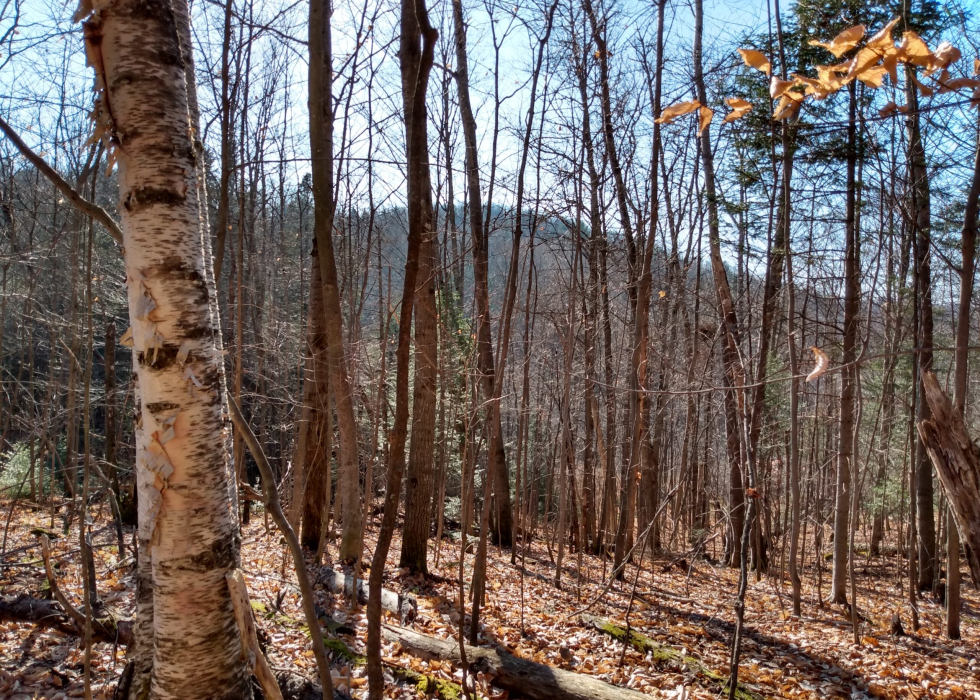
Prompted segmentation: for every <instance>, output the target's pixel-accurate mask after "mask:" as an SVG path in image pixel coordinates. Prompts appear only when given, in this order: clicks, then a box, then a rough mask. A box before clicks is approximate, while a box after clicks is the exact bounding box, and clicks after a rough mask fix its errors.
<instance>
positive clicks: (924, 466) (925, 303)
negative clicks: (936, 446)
mask: <svg viewBox="0 0 980 700" xmlns="http://www.w3.org/2000/svg"><path fill="white" fill-rule="evenodd" d="M914 70H915V69H914V68H911V67H908V66H907V67H906V85H907V88H906V100H907V102H908V104H909V106H910V107H911V109H910V110H909V114H908V117H907V118H906V128H907V129H908V139H909V146H908V148H909V155H908V159H909V162H908V168H909V178H910V188H909V190H910V192H909V194H910V196H911V202H910V211H909V218H910V222H911V224H912V228H913V235H914V241H913V250H914V259H915V270H916V279H917V280H918V286H917V287H916V293H915V299H916V303H917V306H918V312H919V323H918V326H917V329H916V330H917V333H916V344H915V347H916V348H919V354H918V358H919V365H918V369H919V373H918V376H917V377H916V381H917V382H918V384H919V398H920V400H919V405H918V411H917V414H916V422H919V423H921V422H922V421H924V420H928V419H929V404H928V402H927V401H926V400H925V396H924V389H923V386H922V376H923V375H924V374H925V373H926V372H931V371H932V325H933V324H932V273H931V270H930V258H931V252H930V246H931V241H930V228H931V226H932V223H931V214H930V202H929V173H928V169H927V164H926V155H925V150H924V147H923V144H922V132H921V130H920V128H919V114H918V95H917V93H916V88H915V84H914V82H913V81H912V80H911V79H910V78H911V77H912V75H913V72H914ZM913 493H914V494H915V510H916V518H917V523H916V526H917V528H916V529H917V531H918V536H919V552H918V562H919V576H918V581H917V586H918V588H919V590H920V591H922V590H932V589H933V587H934V585H935V582H936V517H935V506H934V504H933V488H932V466H931V465H930V463H929V459H928V457H927V455H926V450H925V445H923V443H922V440H921V439H919V440H917V441H916V449H915V485H914V490H913Z"/></svg>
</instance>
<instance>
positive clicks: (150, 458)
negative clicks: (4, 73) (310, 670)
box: [82, 0, 250, 699]
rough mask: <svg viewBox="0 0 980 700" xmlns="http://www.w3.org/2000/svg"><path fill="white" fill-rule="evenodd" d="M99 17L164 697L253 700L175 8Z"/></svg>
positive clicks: (156, 689) (105, 0)
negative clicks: (232, 578)
mask: <svg viewBox="0 0 980 700" xmlns="http://www.w3.org/2000/svg"><path fill="white" fill-rule="evenodd" d="M173 1H174V2H185V0H173ZM87 9H91V10H92V11H93V12H92V14H91V15H90V16H89V18H88V19H87V21H86V22H85V37H86V52H87V55H88V58H89V62H90V64H91V65H93V67H94V68H95V70H96V74H97V80H96V87H97V88H102V93H101V95H100V96H99V101H98V102H99V103H98V108H100V109H101V116H100V120H101V123H102V125H103V126H104V127H105V133H106V136H107V138H108V139H109V140H110V142H111V144H112V145H113V146H114V151H115V157H116V160H117V162H118V164H119V200H120V201H119V212H120V215H121V219H122V230H123V239H124V249H125V261H126V271H127V279H126V282H127V287H128V292H129V308H130V323H131V325H132V331H133V352H134V364H135V365H136V371H137V374H138V381H139V399H140V414H139V423H140V425H139V426H138V427H139V428H140V429H139V431H138V440H137V457H136V462H137V477H138V483H139V489H140V494H139V495H140V515H139V535H140V539H141V540H142V541H143V542H148V545H149V547H150V552H149V554H150V565H151V568H150V574H151V578H152V587H153V625H152V633H153V671H152V681H151V691H150V697H151V698H154V699H157V698H159V699H164V698H215V699H217V698H240V697H245V696H247V695H249V694H250V691H249V685H248V676H247V671H246V667H245V663H244V661H243V659H242V655H241V641H240V635H239V630H238V626H237V624H236V622H235V616H234V611H233V608H232V603H231V599H230V597H229V592H228V587H227V585H226V583H225V574H226V573H228V572H230V571H233V570H234V569H235V568H236V567H237V565H238V562H239V536H238V523H237V518H236V517H235V509H234V494H235V484H234V481H233V479H232V478H231V471H230V465H229V463H228V454H227V450H226V449H225V445H226V443H225V433H226V430H227V425H226V421H225V418H224V417H223V415H222V385H223V382H222V375H223V371H224V370H223V366H222V363H221V360H220V356H219V355H218V352H217V348H216V346H215V339H214V338H215V335H214V333H213V331H214V329H213V327H212V325H213V319H212V316H211V314H210V312H209V289H208V284H207V278H206V270H205V264H206V251H205V249H204V243H203V236H202V233H203V234H204V235H207V232H203V231H202V222H201V217H200V210H199V207H198V193H199V191H200V188H199V187H198V182H197V178H198V172H199V169H198V167H197V162H196V155H195V148H194V141H193V132H192V128H191V122H190V115H189V111H188V94H187V84H186V81H185V66H184V58H183V55H182V52H181V46H180V42H179V39H178V33H177V27H176V21H175V16H174V8H173V6H172V5H171V3H170V2H169V1H168V0H94V1H93V2H92V6H91V8H86V7H84V6H83V8H82V13H83V14H87V13H86V12H85V10H87ZM185 9H186V8H185Z"/></svg>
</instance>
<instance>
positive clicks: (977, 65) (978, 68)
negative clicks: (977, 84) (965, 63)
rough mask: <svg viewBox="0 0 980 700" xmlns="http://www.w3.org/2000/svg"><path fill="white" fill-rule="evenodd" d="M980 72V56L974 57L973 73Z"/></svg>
mask: <svg viewBox="0 0 980 700" xmlns="http://www.w3.org/2000/svg"><path fill="white" fill-rule="evenodd" d="M978 73H980V58H974V59H973V75H976V74H978Z"/></svg>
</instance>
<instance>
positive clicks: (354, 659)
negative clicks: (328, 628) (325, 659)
mask: <svg viewBox="0 0 980 700" xmlns="http://www.w3.org/2000/svg"><path fill="white" fill-rule="evenodd" d="M323 646H324V647H325V648H326V649H327V651H332V652H333V653H334V654H335V655H336V656H337V657H338V658H341V659H344V660H346V661H349V662H350V663H352V664H354V665H355V666H362V665H364V664H366V663H367V657H366V656H362V655H361V654H358V653H357V652H356V651H353V650H352V649H351V648H350V647H349V646H347V645H346V644H344V643H343V642H342V641H341V640H339V639H334V638H333V637H324V638H323Z"/></svg>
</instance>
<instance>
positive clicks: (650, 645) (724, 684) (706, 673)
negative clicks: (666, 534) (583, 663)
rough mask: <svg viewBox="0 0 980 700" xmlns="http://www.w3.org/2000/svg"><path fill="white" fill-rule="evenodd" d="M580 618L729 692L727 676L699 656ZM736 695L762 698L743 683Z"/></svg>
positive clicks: (591, 618)
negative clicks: (713, 668)
mask: <svg viewBox="0 0 980 700" xmlns="http://www.w3.org/2000/svg"><path fill="white" fill-rule="evenodd" d="M581 619H582V624H584V625H585V626H587V627H591V628H592V629H594V630H596V631H598V632H602V633H603V634H607V635H609V636H610V637H612V638H613V639H616V640H619V641H620V642H623V643H624V644H626V643H628V644H629V645H630V646H631V647H633V648H634V649H636V650H637V651H638V652H640V653H642V654H650V656H651V657H652V658H653V660H654V662H655V663H658V664H663V665H672V666H674V665H679V666H684V667H686V668H687V669H688V670H689V671H690V672H691V673H693V674H694V675H695V676H696V677H697V680H698V681H699V682H700V683H701V684H702V685H704V686H706V687H707V688H709V689H711V690H718V691H721V692H723V693H725V694H727V693H728V677H727V676H725V675H723V674H721V673H718V672H717V671H714V670H712V669H711V668H710V667H708V665H707V664H705V663H704V662H703V661H701V660H700V659H698V658H696V657H694V656H690V655H688V654H684V653H683V652H681V651H680V650H678V649H675V648H674V647H671V646H668V645H666V644H660V643H659V642H656V641H654V640H653V639H651V638H650V637H647V636H646V635H645V634H640V633H639V632H637V631H636V630H632V629H631V630H629V634H628V635H627V630H626V628H625V627H622V626H620V625H617V624H616V623H615V622H610V621H609V620H603V619H602V618H599V617H595V616H593V615H583V616H582V618H581ZM735 697H736V698H738V699H739V700H762V696H761V695H758V694H757V693H754V692H752V691H751V690H749V689H748V688H746V687H745V686H744V685H739V687H738V688H737V689H736V691H735Z"/></svg>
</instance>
